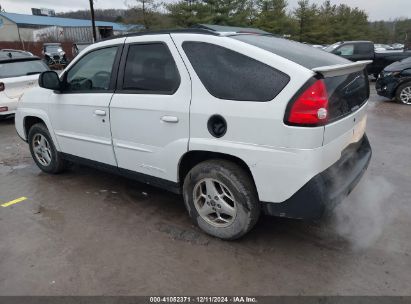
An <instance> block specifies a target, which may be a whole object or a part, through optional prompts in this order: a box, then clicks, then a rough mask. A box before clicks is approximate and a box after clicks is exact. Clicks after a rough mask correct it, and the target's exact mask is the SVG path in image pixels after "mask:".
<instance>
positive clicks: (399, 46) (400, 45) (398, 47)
mask: <svg viewBox="0 0 411 304" xmlns="http://www.w3.org/2000/svg"><path fill="white" fill-rule="evenodd" d="M391 47H392V48H393V49H394V50H403V49H404V44H403V43H393V44H391Z"/></svg>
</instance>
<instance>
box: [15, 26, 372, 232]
mask: <svg viewBox="0 0 411 304" xmlns="http://www.w3.org/2000/svg"><path fill="white" fill-rule="evenodd" d="M367 63H368V62H367V61H366V62H355V63H353V62H350V61H348V60H346V59H344V58H341V57H339V56H335V55H333V54H328V53H326V52H324V51H322V50H318V49H316V48H313V47H311V46H308V45H303V44H300V43H298V42H293V41H290V40H287V39H283V38H278V37H275V36H270V35H261V34H239V33H237V34H236V33H231V34H230V35H220V34H219V33H217V32H213V31H210V30H201V29H191V30H176V31H162V32H158V33H139V34H132V35H129V36H126V37H122V38H115V39H111V40H106V41H103V42H99V43H96V44H93V45H92V46H90V47H89V48H88V49H87V51H86V52H82V53H81V54H80V55H79V56H77V57H76V58H75V59H74V60H73V61H72V62H71V63H70V65H69V66H68V67H67V68H66V69H65V70H64V71H63V72H62V74H61V75H60V76H59V75H57V73H55V72H54V71H48V72H44V73H42V74H41V75H40V78H39V85H40V88H36V89H34V90H32V91H30V92H29V93H27V94H26V95H24V96H23V98H22V100H21V102H20V106H19V108H18V111H17V114H16V119H15V122H16V129H17V132H18V134H19V135H20V136H21V137H22V139H24V140H25V141H27V143H28V144H29V147H30V151H31V154H32V156H33V159H34V161H35V162H36V164H37V165H38V167H39V168H40V169H41V170H43V171H44V172H47V173H59V172H61V171H62V170H64V168H65V166H66V164H67V162H68V161H74V162H80V163H83V164H88V165H91V166H96V167H98V168H102V169H105V170H108V171H111V172H115V173H118V174H122V175H125V176H128V177H131V178H135V179H136V180H139V181H142V182H145V183H148V184H150V185H154V186H159V187H162V188H164V189H168V190H170V191H173V192H176V193H181V194H182V195H183V198H184V201H185V205H186V208H187V210H188V213H189V215H190V216H191V218H192V219H193V221H194V222H195V223H196V224H198V226H199V227H200V228H201V229H203V230H204V231H205V232H206V233H208V234H210V235H213V236H216V237H219V238H222V239H235V238H239V237H240V236H242V235H244V234H245V233H247V232H248V231H249V230H250V229H251V228H252V227H253V226H254V224H255V223H256V221H257V219H258V218H259V214H260V212H261V211H262V212H265V213H266V214H270V215H275V216H282V217H289V218H298V219H302V218H306V219H309V218H318V217H320V216H321V215H322V214H323V213H324V212H325V210H328V209H331V208H332V207H333V206H334V205H335V204H337V203H338V202H339V201H341V200H342V199H343V198H344V197H345V196H346V195H348V193H350V191H351V190H352V189H353V188H354V186H355V185H356V184H357V182H358V181H359V179H360V178H361V176H362V174H363V172H364V171H365V169H366V168H367V165H368V163H369V160H370V158H371V148H370V145H369V142H368V140H367V137H366V135H365V125H366V109H367V107H366V104H367V100H368V97H369V83H368V78H367V76H366V72H365V70H364V69H365V66H366V64H367Z"/></svg>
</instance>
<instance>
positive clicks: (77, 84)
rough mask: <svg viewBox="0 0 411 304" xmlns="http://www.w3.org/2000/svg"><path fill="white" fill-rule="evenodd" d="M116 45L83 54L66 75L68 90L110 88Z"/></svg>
mask: <svg viewBox="0 0 411 304" xmlns="http://www.w3.org/2000/svg"><path fill="white" fill-rule="evenodd" d="M117 48H118V47H117V46H116V47H109V48H104V49H100V50H96V51H93V52H90V53H88V54H86V55H85V56H83V57H82V58H81V59H80V60H79V61H78V62H77V63H76V64H75V65H74V66H73V67H72V68H71V69H70V70H69V71H68V73H67V75H66V90H67V91H70V92H71V91H94V90H103V91H104V90H108V89H109V86H110V79H111V71H112V69H113V63H114V59H115V57H116V53H117Z"/></svg>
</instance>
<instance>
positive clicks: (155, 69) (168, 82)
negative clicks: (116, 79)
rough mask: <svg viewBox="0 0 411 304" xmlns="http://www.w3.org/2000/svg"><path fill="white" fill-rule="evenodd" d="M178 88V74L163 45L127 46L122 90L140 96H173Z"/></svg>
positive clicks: (170, 56)
mask: <svg viewBox="0 0 411 304" xmlns="http://www.w3.org/2000/svg"><path fill="white" fill-rule="evenodd" d="M179 86H180V74H179V73H178V70H177V66H176V64H175V62H174V59H173V56H172V55H171V53H170V50H169V49H168V47H167V45H166V44H164V43H150V44H132V45H130V46H129V49H128V53H127V59H126V64H125V71H124V77H123V87H122V90H128V91H132V93H140V94H167V95H169V94H173V93H174V92H175V91H177V89H178V87H179Z"/></svg>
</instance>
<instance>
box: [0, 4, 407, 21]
mask: <svg viewBox="0 0 411 304" xmlns="http://www.w3.org/2000/svg"><path fill="white" fill-rule="evenodd" d="M163 1H164V2H168V1H170V2H171V1H172V2H175V1H176V0H163ZM310 1H311V2H312V3H318V4H321V3H323V2H324V0H310ZM94 2H95V5H94V6H95V8H126V7H127V4H134V3H136V1H135V0H95V1H94ZM297 2H298V0H288V3H289V8H290V9H292V8H294V7H295V6H296V4H297ZM331 2H332V3H333V4H341V3H344V4H347V5H349V6H351V7H359V8H360V9H363V10H365V11H366V12H367V13H368V16H369V19H370V20H371V21H375V20H390V19H395V18H400V17H405V18H411V0H331ZM0 5H1V6H2V8H3V9H5V10H6V12H12V13H21V14H31V8H32V7H35V8H50V9H54V10H55V11H56V12H63V11H73V10H79V9H88V8H89V0H0Z"/></svg>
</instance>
